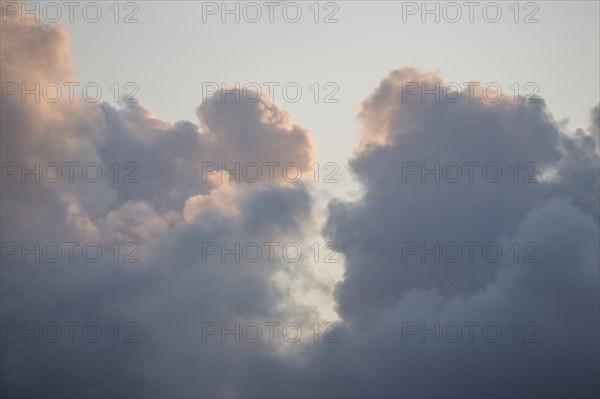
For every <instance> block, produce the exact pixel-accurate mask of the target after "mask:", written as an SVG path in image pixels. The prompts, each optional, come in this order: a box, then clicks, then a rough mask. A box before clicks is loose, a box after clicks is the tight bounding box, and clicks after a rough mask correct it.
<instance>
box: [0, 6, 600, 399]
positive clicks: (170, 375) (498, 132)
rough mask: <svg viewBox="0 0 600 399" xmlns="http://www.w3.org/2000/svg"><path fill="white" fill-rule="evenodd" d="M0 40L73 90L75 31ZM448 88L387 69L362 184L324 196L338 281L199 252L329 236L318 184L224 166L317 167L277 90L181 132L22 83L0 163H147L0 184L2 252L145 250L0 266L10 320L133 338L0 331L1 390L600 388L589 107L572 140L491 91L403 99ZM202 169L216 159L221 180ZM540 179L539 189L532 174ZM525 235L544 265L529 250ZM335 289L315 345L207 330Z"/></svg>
mask: <svg viewBox="0 0 600 399" xmlns="http://www.w3.org/2000/svg"><path fill="white" fill-rule="evenodd" d="M24 42H26V43H28V45H27V46H24V45H22V43H24ZM1 43H2V54H3V57H2V59H1V62H2V64H1V68H2V79H3V82H26V83H27V85H28V87H32V86H33V85H34V84H35V83H36V82H41V83H42V84H43V83H44V82H48V81H58V82H65V81H74V80H76V79H77V73H76V71H75V70H74V67H73V62H72V60H71V58H70V53H69V40H68V35H67V32H66V31H65V28H64V27H62V26H61V25H47V24H39V23H31V22H29V23H21V22H20V21H18V20H17V19H14V18H13V17H10V16H9V17H8V20H7V22H5V23H3V24H2V41H1ZM5 54H7V56H4V55H5ZM436 82H437V83H441V84H443V83H444V81H443V79H442V77H441V76H438V75H437V74H435V73H431V72H423V71H420V70H418V69H415V68H405V69H401V70H398V71H393V72H391V73H390V74H389V75H388V76H387V77H385V79H383V81H382V82H381V83H380V85H379V86H378V87H377V88H376V89H375V90H374V92H373V93H372V94H371V95H370V96H369V97H368V98H367V99H366V100H365V101H364V103H363V104H362V108H361V111H360V113H359V115H358V120H359V122H360V124H361V125H362V127H363V131H364V132H363V135H362V138H361V140H360V142H359V143H358V145H357V148H356V151H355V153H354V155H353V157H352V158H351V159H350V167H351V169H352V171H353V172H354V176H355V177H356V179H357V181H358V182H359V183H360V184H361V185H362V188H363V195H362V196H361V198H360V199H358V200H355V201H348V200H341V199H337V200H332V201H331V203H330V204H329V206H328V214H327V215H328V216H327V221H326V223H325V226H324V229H323V231H324V234H325V235H326V236H327V237H328V238H329V239H331V241H334V242H335V243H336V244H337V245H338V246H339V251H340V254H341V255H343V257H344V259H345V273H344V278H343V281H341V282H340V283H339V284H338V285H337V286H336V287H335V293H334V294H333V293H332V291H333V287H332V281H331V280H328V279H324V278H322V276H320V275H319V273H317V272H316V271H315V270H314V268H311V267H310V265H309V264H308V263H310V262H305V261H302V262H299V263H290V262H281V261H280V260H278V261H276V262H268V261H265V260H266V259H265V257H263V258H262V260H261V261H260V262H257V263H254V262H249V261H247V260H246V259H242V260H241V261H240V262H233V261H227V262H222V261H221V258H220V256H213V257H210V258H209V259H208V260H207V259H205V258H204V257H203V243H207V242H210V243H217V244H220V243H226V244H227V245H228V247H229V248H231V247H232V246H233V245H234V243H235V242H240V243H247V242H255V243H259V244H260V243H264V242H267V241H278V242H281V243H283V242H288V241H299V242H303V241H304V240H305V239H306V238H307V237H312V234H314V233H315V229H316V227H315V226H316V225H317V220H318V210H317V209H315V205H314V201H313V195H314V187H313V184H311V183H310V181H309V179H300V180H299V181H297V182H291V181H290V179H289V178H286V177H285V176H283V175H282V174H281V173H280V170H281V169H276V170H277V171H279V173H275V174H274V178H273V179H272V181H270V179H268V178H267V176H264V175H263V176H262V178H261V179H260V181H258V182H256V183H252V182H249V181H247V180H245V179H242V181H240V182H239V183H238V182H235V181H233V180H232V179H233V178H232V176H229V175H228V174H227V173H226V174H225V175H224V176H225V177H224V178H222V176H221V174H220V173H219V171H218V169H221V168H222V167H223V166H222V164H224V165H225V166H224V168H225V169H230V170H231V169H234V168H235V164H236V163H240V164H242V165H244V164H249V163H258V164H264V163H278V164H279V165H284V164H286V163H290V162H293V163H295V164H296V165H297V166H298V167H300V168H301V169H303V170H306V169H308V168H309V167H310V165H311V164H312V163H313V161H314V148H313V144H312V139H311V134H310V132H309V131H308V130H307V129H306V128H304V127H302V126H300V125H298V124H294V123H293V121H292V118H291V116H290V115H289V114H288V113H287V112H286V111H285V110H283V109H281V108H280V107H278V106H276V105H275V104H272V103H270V102H269V101H268V100H267V99H264V98H258V99H257V101H254V102H253V101H249V100H248V99H243V100H240V101H239V102H238V101H235V100H233V101H231V100H232V99H234V97H233V96H229V97H227V98H228V99H229V100H228V101H222V98H221V96H220V95H219V94H220V93H217V95H216V96H214V97H212V98H210V99H209V100H208V101H207V102H205V103H203V104H201V105H200V106H199V107H198V108H197V112H196V114H197V117H198V121H193V122H190V121H180V122H177V123H175V124H170V123H167V122H165V121H162V120H160V119H159V118H158V117H157V116H155V115H154V114H153V113H152V111H151V110H149V109H147V108H145V107H144V106H143V105H138V104H128V105H123V106H119V107H113V106H111V105H109V104H105V103H103V104H91V103H87V102H83V101H75V102H72V103H71V102H58V103H55V104H53V103H48V102H39V103H38V102H35V101H25V102H22V101H21V100H20V98H19V97H18V96H8V97H7V98H8V100H7V101H6V102H3V103H2V115H1V122H0V128H1V132H2V134H1V139H2V146H1V157H2V161H3V162H14V163H17V164H20V163H21V162H28V163H29V164H31V163H34V162H41V163H46V164H47V163H49V162H57V163H61V162H66V161H78V162H80V163H82V164H83V163H89V162H94V163H97V164H99V165H102V167H104V168H107V167H109V166H110V165H114V164H115V162H119V163H120V165H121V166H124V164H123V163H127V162H134V163H135V166H132V167H133V168H134V169H131V170H134V171H135V177H136V179H138V180H139V181H138V182H136V183H125V182H123V181H121V180H119V181H117V182H115V181H113V180H112V179H111V178H107V179H102V180H100V181H99V182H97V183H87V182H82V181H78V182H77V183H71V182H69V181H68V180H67V179H61V181H59V182H58V183H51V182H47V181H42V182H41V183H33V182H31V181H30V182H28V183H22V182H21V181H20V179H19V178H18V175H17V176H16V177H15V176H9V178H8V179H7V181H6V182H3V183H2V207H1V210H0V216H1V219H2V226H1V233H2V241H3V242H17V243H20V242H27V243H30V244H31V243H33V242H34V241H40V242H42V243H43V242H48V241H53V242H58V243H64V242H69V241H79V242H82V243H84V242H89V241H95V242H99V243H101V244H102V245H103V246H104V248H105V250H106V248H107V247H108V246H110V245H111V244H112V243H114V242H120V243H126V242H134V243H135V244H137V247H136V248H135V250H136V251H135V257H136V258H137V259H139V262H138V263H123V262H117V263H115V262H113V259H112V257H111V256H112V252H108V256H105V257H103V258H102V260H101V261H99V262H98V263H90V262H82V261H81V259H79V260H78V261H77V262H69V261H68V259H67V258H66V257H64V258H63V259H61V261H59V262H57V263H48V262H45V263H44V262H42V263H35V262H25V263H24V262H21V259H20V257H18V256H16V257H15V256H12V257H9V258H8V260H7V261H6V262H3V263H2V265H1V269H0V272H1V273H2V279H1V284H2V287H1V288H2V304H1V306H2V309H1V310H2V321H3V322H6V321H18V322H26V323H28V326H29V327H31V326H32V325H33V323H35V322H41V323H49V322H59V323H62V322H64V321H78V322H79V323H81V324H83V323H85V322H90V321H96V322H99V323H101V324H102V326H103V328H104V332H105V334H109V335H110V334H111V333H112V331H111V330H110V329H109V327H108V324H107V323H109V322H113V321H119V322H120V323H121V326H122V323H125V322H126V321H134V322H135V323H137V325H138V326H139V331H138V332H137V335H136V338H138V339H139V342H138V343H136V344H118V345H115V344H113V343H112V342H111V339H110V338H112V337H110V338H109V339H107V340H102V342H100V343H98V344H89V343H87V342H82V341H81V340H80V341H78V342H76V343H75V344H68V345H65V344H63V345H60V344H57V345H52V344H47V343H46V344H44V343H42V344H32V343H31V342H29V343H27V344H21V343H18V342H15V341H14V340H13V341H12V342H11V343H9V344H7V343H5V342H3V343H2V359H1V367H2V384H1V385H2V387H1V389H2V394H3V395H7V396H11V397H12V396H16V397H18V396H22V397H30V396H43V395H48V394H50V395H52V396H90V397H110V396H116V395H118V396H124V395H125V396H127V395H132V396H133V395H136V396H140V395H148V396H150V395H154V396H157V395H158V396H198V395H202V396H272V397H281V396H298V395H301V396H309V395H313V396H317V395H318V396H323V395H331V396H342V395H343V396H356V397H359V396H371V397H375V396H390V395H392V396H396V395H399V396H429V397H430V396H441V395H447V396H452V395H454V396H491V395H493V396H511V395H514V396H523V395H538V396H557V397H563V396H566V395H568V396H593V395H597V394H598V386H597V375H598V371H599V369H598V359H597V354H598V351H599V348H598V340H597V336H598V328H599V326H598V317H597V316H598V310H599V309H598V300H599V296H598V285H597V281H598V261H599V253H598V252H599V248H598V240H599V231H598V215H599V211H598V179H597V171H598V169H597V168H598V129H599V116H598V112H599V108H598V106H597V107H596V108H595V109H594V110H593V112H592V120H591V126H590V127H589V128H588V129H587V131H586V130H581V129H580V130H577V131H575V132H568V131H566V130H565V128H564V127H562V126H560V125H559V124H558V123H556V121H555V120H554V119H553V117H552V115H551V114H550V113H549V112H548V110H547V109H546V106H545V104H544V102H543V99H541V98H538V100H539V101H538V102H535V103H524V102H518V103H515V102H514V101H512V100H508V99H502V100H501V101H498V102H494V103H490V102H489V101H487V100H486V99H485V98H484V97H483V96H482V95H481V93H475V95H474V96H472V97H471V96H470V95H469V93H467V92H464V93H463V96H462V97H461V100H460V101H457V102H447V101H440V102H436V101H422V100H421V97H420V96H414V95H409V93H408V92H406V90H407V87H408V86H407V85H406V83H418V84H421V83H425V84H429V85H432V84H435V83H436ZM5 87H6V86H4V85H3V86H2V90H3V92H2V93H0V94H2V95H3V96H4V94H6V92H5ZM411 87H412V86H411ZM208 162H209V163H210V164H211V166H215V165H216V166H215V167H216V169H215V168H212V169H210V173H208V175H207V174H206V173H205V172H207V170H206V169H205V166H206V163H208ZM471 162H474V163H477V165H478V166H476V167H475V166H474V167H475V175H474V181H470V178H469V175H468V169H467V168H466V167H464V166H463V169H462V173H463V176H462V179H459V181H456V182H449V181H447V180H448V179H444V178H442V179H440V181H439V182H436V181H435V177H432V175H431V174H427V173H426V174H425V178H426V179H425V180H426V181H425V182H423V181H422V180H423V179H422V176H421V171H420V170H417V171H415V170H414V169H411V168H414V167H415V165H416V166H417V167H419V168H422V165H423V164H425V166H426V167H427V168H428V169H431V168H435V167H436V166H435V164H436V163H439V164H440V165H448V164H459V165H464V163H471ZM492 162H493V163H495V164H497V165H499V166H500V167H501V170H502V173H503V175H502V178H501V179H500V180H498V181H496V182H490V181H488V180H489V177H490V176H489V175H485V178H484V176H482V172H481V167H482V165H485V164H486V163H492ZM473 165H474V164H473ZM515 165H517V166H516V170H517V171H518V172H519V174H518V176H517V177H516V178H515V175H514V173H515ZM407 167H408V169H407ZM442 169H443V166H440V170H442ZM266 170H267V169H266V168H264V169H263V171H266ZM448 170H449V169H447V170H446V171H448ZM129 171H130V170H129V169H128V170H125V171H121V172H129ZM492 172H493V171H491V172H490V173H491V174H492V175H493V173H492ZM532 172H533V174H532ZM532 176H533V177H534V178H535V179H537V182H535V183H533V182H531V183H528V182H525V181H524V180H525V179H528V178H531V177H532ZM442 177H444V176H442ZM446 177H447V176H446ZM515 179H516V181H515ZM407 242H410V243H418V244H420V243H425V245H426V246H427V247H428V248H431V247H432V246H434V244H435V243H436V242H442V243H444V242H457V243H464V242H478V243H480V244H479V246H478V247H477V248H481V246H482V245H483V244H485V243H487V242H493V243H497V244H498V245H499V246H501V247H502V249H503V250H504V251H505V253H504V256H503V257H502V259H500V260H499V261H497V262H486V261H485V259H483V260H482V258H481V256H478V257H477V258H476V261H475V262H470V261H469V260H468V258H467V257H465V256H463V257H461V258H460V259H459V260H458V261H456V262H446V261H442V262H436V261H435V257H434V256H431V255H429V256H425V258H424V260H423V259H421V257H420V255H415V254H413V255H410V256H409V257H407V259H406V261H404V259H403V257H402V252H401V251H402V250H403V249H405V247H403V243H407ZM514 243H519V244H520V245H521V247H520V248H519V250H518V255H519V261H515V260H514V259H513V252H511V251H512V250H511V248H514V247H513V245H514ZM531 243H533V244H535V246H534V247H528V248H524V245H527V244H531ZM531 248H533V250H534V252H535V260H536V262H535V263H525V262H523V258H524V256H528V255H530V253H529V252H527V251H530V250H531ZM413 249H414V248H413ZM524 251H525V252H524ZM478 253H480V252H478ZM228 259H231V258H228ZM313 266H314V265H313ZM330 294H331V295H333V299H334V300H335V301H336V303H337V306H338V310H339V315H340V317H341V321H340V329H339V331H338V334H339V335H337V337H338V338H339V342H337V343H335V344H319V345H315V344H311V343H310V342H307V341H310V340H311V339H312V336H310V335H307V336H304V337H303V341H302V343H299V344H293V345H286V343H285V342H284V343H282V342H276V343H267V342H260V343H257V344H235V343H228V344H222V343H221V342H220V341H219V340H216V341H213V342H211V343H210V344H206V343H203V342H202V335H201V332H202V322H204V321H215V322H221V321H227V322H229V327H231V325H232V323H233V322H235V321H241V322H244V321H245V322H249V321H258V322H259V323H260V322H263V321H286V320H304V321H318V320H320V318H321V317H322V315H323V314H324V311H323V309H320V308H319V303H315V302H314V301H312V302H311V300H310V298H309V297H310V296H316V297H319V298H327V296H328V295H330ZM327 299H331V298H327ZM323 301H324V302H326V299H324V300H323ZM406 322H410V323H417V324H416V325H417V326H418V327H419V328H421V325H420V324H419V323H426V326H428V327H429V328H432V327H433V326H434V325H435V323H436V322H439V323H442V325H447V324H448V323H455V322H456V323H459V324H460V325H461V326H463V328H465V327H464V325H463V324H462V323H464V322H476V323H479V324H478V326H479V327H481V326H482V325H485V324H486V323H490V322H493V323H497V324H498V325H500V326H502V328H503V333H504V338H503V339H502V341H500V342H497V343H490V342H487V341H485V340H483V341H482V338H481V334H480V331H479V330H478V334H477V335H476V340H475V342H468V339H467V338H466V337H465V338H463V339H462V340H461V341H460V342H458V343H454V344H453V343H449V342H446V341H445V342H441V343H439V344H437V343H435V342H431V341H428V342H425V343H423V342H421V341H420V338H421V335H420V332H419V333H415V334H413V335H410V336H409V337H408V338H409V339H408V340H406V341H404V340H403V335H402V334H403V331H404V330H403V329H404V328H406V324H405V323H406ZM514 323H519V327H518V330H519V332H520V334H521V336H519V338H518V341H519V342H518V343H514V342H513V338H514V337H513V335H512V334H513V331H512V330H511V329H510V326H512V325H514ZM527 323H533V324H531V325H529V324H527ZM524 325H527V326H529V327H531V326H537V327H536V328H538V330H536V331H534V332H535V334H534V335H535V338H536V339H538V342H535V343H533V342H530V343H525V342H523V339H524V338H523V334H527V333H531V330H526V329H524V328H523V326H524ZM411 326H414V324H411ZM305 327H306V326H305ZM532 328H533V327H532ZM305 331H308V330H305ZM404 332H406V331H404ZM463 334H467V332H466V330H464V331H463ZM13 338H14V337H13ZM426 338H428V339H429V340H431V339H433V338H432V335H429V336H427V337H426Z"/></svg>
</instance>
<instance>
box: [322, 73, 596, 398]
mask: <svg viewBox="0 0 600 399" xmlns="http://www.w3.org/2000/svg"><path fill="white" fill-rule="evenodd" d="M414 83H416V84H417V85H418V87H422V86H421V84H425V85H426V87H428V88H432V87H434V85H435V84H436V83H439V84H440V85H442V86H443V84H444V81H443V79H442V78H441V77H440V76H438V75H436V74H433V73H425V72H422V71H420V70H417V69H415V68H405V69H402V70H398V71H393V72H391V73H390V74H389V75H388V76H387V77H386V78H385V79H384V80H383V81H382V82H381V83H380V85H379V86H378V87H377V88H376V89H375V91H374V92H373V93H372V94H371V95H370V96H369V98H367V99H366V100H365V102H364V103H363V106H362V110H361V112H360V113H359V121H360V122H361V123H362V125H363V127H364V134H363V138H362V141H361V145H360V146H359V148H358V149H357V151H356V153H355V155H354V157H353V158H352V159H351V160H350V165H351V167H352V170H353V172H354V173H355V175H356V178H357V179H358V180H359V181H360V182H361V183H362V185H363V188H364V192H363V196H362V198H360V199H359V200H357V201H354V202H346V201H337V200H336V201H332V202H331V204H330V206H329V219H328V221H327V224H326V227H325V230H326V232H327V234H328V235H329V237H331V239H332V240H334V241H336V242H337V243H338V244H339V245H340V250H341V251H342V252H343V253H344V255H345V256H346V259H347V262H346V271H345V275H344V280H343V282H341V283H339V284H338V286H337V287H336V291H335V295H336V299H337V302H338V305H339V310H340V313H341V315H342V317H343V319H344V321H345V322H347V323H348V324H349V325H350V326H352V327H353V329H352V330H353V331H362V333H360V334H363V335H362V337H364V338H361V335H360V334H359V335H358V337H359V338H358V342H356V341H353V343H356V344H357V345H358V348H360V349H358V353H361V354H363V355H364V358H363V359H369V360H371V361H372V362H374V363H375V364H379V365H380V367H375V368H376V369H377V370H382V373H381V374H380V373H376V374H375V375H373V377H372V379H370V380H369V381H368V382H366V383H365V384H364V385H359V388H360V389H361V391H362V392H363V393H364V394H367V392H368V387H372V386H382V387H383V386H385V387H387V388H389V389H390V390H388V391H385V390H384V389H382V391H381V392H393V393H394V394H395V393H399V394H400V393H402V394H406V393H407V394H409V395H418V394H419V393H420V394H423V392H427V393H428V394H429V395H443V394H448V393H452V392H455V393H460V394H461V395H476V396H485V395H489V394H490V393H491V392H493V393H494V394H495V395H500V396H505V395H506V396H512V395H542V396H553V395H556V396H562V395H583V396H589V395H594V394H597V390H598V386H597V377H595V376H596V375H597V373H598V359H597V354H598V342H597V334H598V317H597V315H598V284H597V282H598V263H599V255H598V242H599V233H598V179H597V172H598V136H597V119H598V115H597V113H598V107H596V108H595V109H594V111H593V112H592V128H591V129H589V131H588V132H585V131H583V130H578V131H577V132H575V133H570V132H567V131H565V130H564V129H563V128H561V126H559V125H558V124H557V123H556V122H555V121H554V120H553V118H552V116H551V115H550V113H549V112H548V111H547V109H546V107H545V104H544V102H543V100H542V99H538V100H539V101H538V102H535V103H526V102H522V101H520V102H518V103H515V101H514V100H513V99H510V100H508V99H503V100H501V101H498V102H496V103H490V101H488V100H487V99H486V98H484V97H483V96H482V95H481V93H480V94H479V95H475V96H474V97H473V98H472V99H469V96H468V93H467V92H466V91H465V92H464V93H463V96H462V97H461V100H460V101H458V102H449V101H435V100H434V99H433V97H431V98H430V99H429V101H423V100H422V98H421V96H420V95H417V96H414V95H413V96H411V95H407V93H406V92H404V91H405V90H407V88H410V85H411V84H414ZM411 90H412V89H411ZM467 162H478V163H479V165H485V164H486V163H491V162H495V163H497V164H498V165H499V166H500V167H501V171H502V172H503V173H504V175H503V176H502V177H503V178H502V179H500V180H498V181H497V182H492V181H491V180H495V179H496V178H495V176H496V174H495V173H494V174H490V175H488V176H487V178H488V179H485V178H484V176H482V174H481V168H479V169H474V175H473V181H470V179H469V176H468V174H467V173H468V169H467V168H466V167H465V166H463V165H464V164H465V163H467ZM530 162H531V163H533V164H534V165H536V166H535V167H533V168H532V169H531V170H530V171H529V172H530V173H533V172H534V170H535V175H536V180H537V182H535V183H529V184H526V183H524V181H523V180H522V179H523V175H522V174H521V175H520V176H519V178H518V179H517V182H515V175H514V168H515V167H514V165H515V164H516V163H518V165H520V166H519V167H522V166H523V165H525V164H527V163H530ZM436 163H439V165H440V171H441V172H439V173H438V176H437V177H438V178H439V180H438V181H436V173H433V174H432V173H429V174H427V173H425V174H424V175H423V174H421V172H423V171H424V170H425V168H426V169H427V170H435V164H436ZM451 163H457V164H459V165H461V166H462V168H463V169H462V171H463V176H462V179H458V180H456V179H455V178H456V176H457V175H456V173H455V170H456V169H454V170H451V172H452V173H450V169H447V170H446V171H447V172H448V174H447V175H444V174H443V168H444V165H449V164H451ZM415 165H417V169H414V167H415ZM511 167H512V168H513V169H511ZM403 168H404V169H403ZM415 170H416V171H415ZM403 172H404V174H403ZM413 172H414V173H413ZM436 242H437V243H440V245H441V247H442V248H443V246H444V244H445V243H452V242H454V243H459V244H462V243H466V242H476V243H478V244H479V245H480V246H479V247H477V248H478V249H477V250H475V251H474V254H475V261H474V262H471V261H470V259H469V257H468V256H467V255H466V253H467V250H466V247H464V246H462V249H463V251H464V252H463V256H461V257H459V258H456V256H455V254H456V252H452V251H450V252H448V253H447V256H446V257H444V256H443V253H441V256H440V257H441V261H439V262H438V261H436V258H435V252H436V251H433V254H429V255H427V254H426V252H425V251H426V250H432V249H434V248H435V243H436ZM403 243H416V245H419V249H418V250H416V255H412V256H406V257H405V260H406V261H405V262H403V261H402V259H403V250H406V249H407V248H408V249H410V250H411V251H413V252H410V251H408V253H409V254H411V253H414V252H415V248H414V247H410V246H408V247H403ZM486 243H494V244H497V245H498V246H499V247H500V248H502V249H503V250H504V253H503V257H502V259H501V260H500V261H498V262H488V261H487V260H488V259H486V258H485V257H483V256H482V255H481V253H480V252H479V249H481V248H482V246H483V245H485V244H486ZM515 243H518V244H520V245H521V246H522V245H523V244H526V243H529V244H530V245H534V246H531V247H530V250H531V253H533V252H535V253H536V255H535V262H534V263H524V259H523V258H522V257H521V258H520V259H519V260H518V261H515V259H514V254H515V252H514V251H516V249H515V248H516V247H511V246H512V245H515ZM421 244H424V245H425V249H423V247H420V245H421ZM410 245H412V244H410ZM448 248H450V247H448ZM511 248H512V249H511ZM452 249H453V250H454V248H452ZM440 252H441V251H438V253H440ZM423 254H425V256H424V257H423V256H422V255H423ZM478 254H479V256H478ZM404 255H406V253H404ZM455 259H456V261H454V260H455ZM527 320H528V321H532V322H536V323H538V325H539V327H540V334H541V335H542V338H541V343H537V344H535V345H530V347H527V348H525V347H524V346H522V345H511V344H509V345H497V346H494V345H487V346H486V345H485V344H484V345H471V346H467V347H464V346H462V345H454V346H453V345H443V344H442V345H438V346H435V345H422V346H421V347H419V345H418V344H417V345H406V344H401V343H398V342H399V338H400V333H401V331H402V323H403V322H412V321H416V322H427V323H428V324H427V326H428V327H429V328H432V326H433V325H434V323H435V322H436V321H438V322H442V323H444V322H446V323H447V322H450V321H456V322H459V323H461V322H463V321H477V322H481V323H482V324H484V323H486V322H490V321H495V322H498V323H499V324H501V325H504V326H507V325H508V324H509V321H510V323H512V322H517V321H518V322H521V323H522V322H523V321H527ZM584 326H587V327H584ZM505 334H506V331H505ZM374 337H377V339H378V342H375V338H374ZM353 349H354V347H353ZM394 360H395V361H396V362H395V363H394ZM394 365H395V366H397V367H398V369H394ZM392 370H394V371H392ZM356 372H357V375H360V374H361V373H367V375H369V374H368V372H367V371H366V370H364V369H363V368H362V367H360V366H359V367H357V370H356ZM395 373H398V374H397V376H399V378H400V379H399V380H398V382H395V381H396V380H395V375H394V374H395ZM496 373H501V374H502V375H503V376H504V377H503V378H502V379H499V378H498V374H496ZM542 379H543V381H544V382H542Z"/></svg>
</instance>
